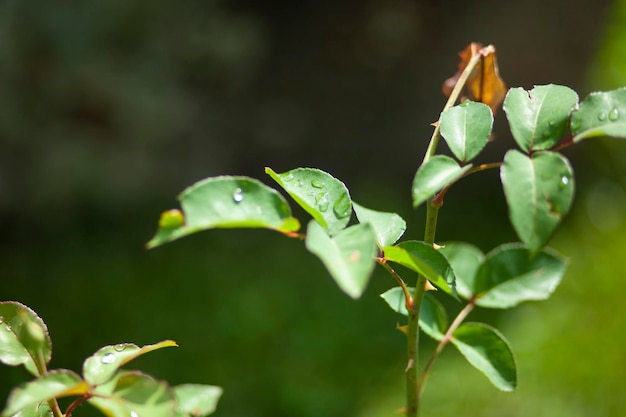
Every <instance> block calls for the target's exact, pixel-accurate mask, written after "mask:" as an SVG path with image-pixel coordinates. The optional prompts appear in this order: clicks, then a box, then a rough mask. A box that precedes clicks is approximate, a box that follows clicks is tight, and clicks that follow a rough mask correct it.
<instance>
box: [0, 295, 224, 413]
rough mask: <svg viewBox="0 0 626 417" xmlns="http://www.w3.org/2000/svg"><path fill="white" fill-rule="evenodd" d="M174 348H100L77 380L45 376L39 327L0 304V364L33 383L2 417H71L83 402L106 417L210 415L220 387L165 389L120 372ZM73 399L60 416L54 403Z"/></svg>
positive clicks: (47, 355)
mask: <svg viewBox="0 0 626 417" xmlns="http://www.w3.org/2000/svg"><path fill="white" fill-rule="evenodd" d="M171 346H177V345H176V343H175V342H173V341H171V340H165V341H162V342H159V343H156V344H153V345H146V346H142V347H139V346H137V345H135V344H132V343H119V344H116V345H112V346H104V347H102V348H100V349H99V350H98V351H97V352H95V353H94V354H93V355H91V356H89V357H88V358H87V359H85V361H84V363H83V370H82V376H80V375H78V374H77V373H75V372H73V371H71V370H68V369H56V370H48V369H47V366H48V364H49V362H50V359H51V357H52V343H51V340H50V335H49V333H48V328H47V326H46V324H45V323H44V321H43V320H42V319H41V318H40V317H39V316H38V315H37V314H36V313H35V312H34V311H33V310H31V309H30V308H28V307H27V306H25V305H23V304H20V303H18V302H14V301H7V302H0V362H2V363H4V364H6V365H10V366H18V365H23V366H24V367H25V368H26V370H27V371H28V372H29V373H31V374H32V375H34V376H35V377H36V379H34V380H32V381H30V382H27V383H25V384H23V385H21V386H19V387H17V388H15V389H13V391H11V393H10V395H9V398H8V401H7V404H6V407H5V409H4V410H3V411H2V413H1V414H0V415H1V416H2V417H10V416H13V417H52V416H54V417H60V416H61V415H64V416H66V417H70V416H71V414H72V411H73V410H74V408H75V407H76V406H78V405H80V404H82V403H83V402H87V403H89V404H91V405H93V406H94V407H96V408H98V409H99V410H100V411H102V412H103V413H104V414H105V415H107V416H110V417H202V416H207V415H209V414H212V413H213V411H214V410H215V407H216V405H217V402H218V400H219V398H220V396H221V394H222V390H221V388H219V387H215V386H210V385H197V384H183V385H178V386H175V387H170V386H169V385H168V384H167V383H166V382H164V381H159V380H157V379H154V378H153V377H152V376H150V375H148V374H145V373H143V372H140V371H134V370H124V369H122V366H124V365H126V364H127V363H128V362H130V361H132V360H133V359H135V358H137V357H139V356H141V355H143V354H145V353H148V352H152V351H154V350H157V349H161V348H164V347H171ZM63 397H77V399H76V400H75V401H74V402H73V403H72V404H71V405H70V406H69V407H68V409H67V411H66V412H65V413H64V414H61V411H60V409H59V405H58V402H57V401H56V399H57V398H63Z"/></svg>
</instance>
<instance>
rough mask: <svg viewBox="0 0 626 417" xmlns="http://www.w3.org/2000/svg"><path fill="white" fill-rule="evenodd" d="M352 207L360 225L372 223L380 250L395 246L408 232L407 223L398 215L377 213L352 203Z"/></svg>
mask: <svg viewBox="0 0 626 417" xmlns="http://www.w3.org/2000/svg"><path fill="white" fill-rule="evenodd" d="M352 207H353V208H354V212H355V213H356V217H357V218H358V219H359V222H360V223H370V224H371V225H372V227H373V228H374V231H375V232H376V242H377V244H378V247H379V248H381V249H382V248H384V247H385V246H388V245H393V244H394V243H396V242H397V241H398V239H400V237H401V236H402V235H403V234H404V231H405V230H406V222H405V221H404V219H403V218H402V217H400V216H399V215H397V214H396V213H386V212H383V211H375V210H371V209H368V208H365V207H363V206H361V205H358V204H357V203H355V202H352Z"/></svg>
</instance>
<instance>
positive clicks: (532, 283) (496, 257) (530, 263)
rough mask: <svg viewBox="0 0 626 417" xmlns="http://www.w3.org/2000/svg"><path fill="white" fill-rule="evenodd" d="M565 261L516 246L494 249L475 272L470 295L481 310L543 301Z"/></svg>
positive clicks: (556, 255) (559, 275) (545, 252)
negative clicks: (475, 299)
mask: <svg viewBox="0 0 626 417" xmlns="http://www.w3.org/2000/svg"><path fill="white" fill-rule="evenodd" d="M566 268H567V261H566V260H565V259H564V258H562V257H561V256H559V255H558V254H556V253H555V252H553V251H550V250H546V249H544V250H542V251H541V252H539V253H537V254H536V255H534V256H533V254H532V253H531V252H530V251H529V250H528V249H526V248H525V247H523V246H522V245H519V244H506V245H501V246H498V247H497V248H496V249H494V250H493V251H491V252H490V253H489V254H487V257H486V258H485V260H484V262H483V263H482V264H481V265H480V267H479V268H478V270H477V271H476V278H475V280H474V288H473V291H474V293H475V294H478V297H477V301H476V304H477V305H479V306H481V307H490V308H510V307H513V306H516V305H518V304H519V303H521V302H524V301H532V300H545V299H547V298H548V297H550V295H552V293H553V292H554V290H555V289H556V287H557V286H558V285H559V283H560V282H561V278H563V275H564V274H565V270H566Z"/></svg>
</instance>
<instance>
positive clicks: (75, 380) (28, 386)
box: [2, 369, 89, 417]
mask: <svg viewBox="0 0 626 417" xmlns="http://www.w3.org/2000/svg"><path fill="white" fill-rule="evenodd" d="M88 389H89V385H88V384H87V383H86V382H85V381H83V380H82V379H81V378H80V376H78V375H76V374H75V373H74V372H72V371H68V370H66V369H60V370H57V371H51V372H48V373H47V374H46V375H44V376H41V377H39V378H37V379H35V380H34V381H31V382H27V383H25V384H23V385H21V386H19V387H17V388H15V389H14V390H13V391H11V394H9V399H8V400H7V405H6V408H5V409H4V411H3V412H2V416H3V417H7V416H12V415H13V414H15V413H17V412H18V411H20V410H23V409H25V408H27V407H30V408H31V409H32V407H33V406H34V405H35V406H36V405H37V404H39V403H40V402H42V401H46V400H49V399H52V398H60V397H67V396H70V395H83V394H84V393H86V392H87V391H88Z"/></svg>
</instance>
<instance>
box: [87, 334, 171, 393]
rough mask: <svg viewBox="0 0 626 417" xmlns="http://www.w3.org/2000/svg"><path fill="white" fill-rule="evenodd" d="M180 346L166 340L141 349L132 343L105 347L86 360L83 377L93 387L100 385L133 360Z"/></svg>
mask: <svg viewBox="0 0 626 417" xmlns="http://www.w3.org/2000/svg"><path fill="white" fill-rule="evenodd" d="M171 346H178V345H177V344H176V342H174V341H172V340H164V341H162V342H159V343H156V344H154V345H146V346H143V347H139V346H137V345H134V344H132V343H119V344H117V345H114V346H104V347H102V348H100V349H98V351H97V352H96V353H94V354H93V355H91V356H90V357H88V358H87V359H85V362H84V363H83V376H84V377H85V380H86V381H87V382H89V383H90V384H91V385H99V384H103V383H105V382H107V381H109V380H110V379H111V378H113V376H114V375H115V373H116V372H117V371H118V369H119V368H121V367H122V366H124V365H125V364H127V363H128V362H130V361H132V360H133V359H135V358H137V357H139V356H141V355H143V354H146V353H148V352H152V351H153V350H157V349H162V348H164V347H171Z"/></svg>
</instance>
